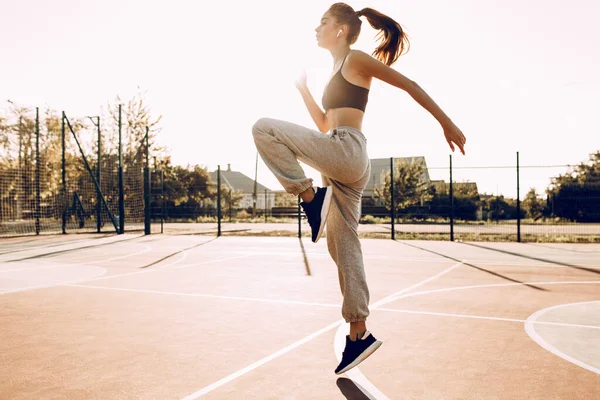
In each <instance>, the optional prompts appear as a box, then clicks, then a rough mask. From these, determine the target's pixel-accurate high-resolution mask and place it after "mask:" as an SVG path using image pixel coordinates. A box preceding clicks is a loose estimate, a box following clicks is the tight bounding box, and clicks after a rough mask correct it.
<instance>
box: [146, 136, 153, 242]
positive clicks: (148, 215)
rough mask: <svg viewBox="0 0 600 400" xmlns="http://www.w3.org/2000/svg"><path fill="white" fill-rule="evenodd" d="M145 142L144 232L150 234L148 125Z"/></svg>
mask: <svg viewBox="0 0 600 400" xmlns="http://www.w3.org/2000/svg"><path fill="white" fill-rule="evenodd" d="M145 142H146V146H145V147H146V149H145V150H146V168H145V174H144V176H145V182H144V234H146V235H149V234H150V231H151V230H150V223H151V221H150V219H151V212H152V209H151V208H150V206H151V204H150V202H151V199H150V191H151V188H152V186H151V180H150V179H151V176H150V156H149V154H148V153H149V152H150V150H149V145H148V127H147V126H146V137H145Z"/></svg>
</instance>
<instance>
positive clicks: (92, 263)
mask: <svg viewBox="0 0 600 400" xmlns="http://www.w3.org/2000/svg"><path fill="white" fill-rule="evenodd" d="M142 246H144V247H145V249H143V250H140V251H138V252H136V253H130V254H125V255H122V256H117V257H113V258H107V259H104V260H100V261H89V262H83V263H79V262H75V263H72V264H66V263H56V262H53V261H42V260H40V261H41V263H43V264H46V266H44V267H33V268H14V269H0V274H1V273H3V272H14V271H37V270H40V269H49V268H62V267H71V266H73V265H78V266H79V265H87V266H92V267H97V266H98V265H96V264H101V263H105V262H109V261H115V260H121V259H123V258H128V257H133V256H137V255H140V254H144V253H148V252H150V251H152V250H153V248H152V246H151V245H148V244H144V245H142ZM40 261H38V262H40ZM101 268H106V267H101ZM109 268H110V267H109Z"/></svg>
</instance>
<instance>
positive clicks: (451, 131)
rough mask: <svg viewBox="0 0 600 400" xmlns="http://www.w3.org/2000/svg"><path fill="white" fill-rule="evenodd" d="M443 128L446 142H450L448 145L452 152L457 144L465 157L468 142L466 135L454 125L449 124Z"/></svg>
mask: <svg viewBox="0 0 600 400" xmlns="http://www.w3.org/2000/svg"><path fill="white" fill-rule="evenodd" d="M443 128H444V136H445V137H446V142H448V145H449V146H450V148H451V149H452V151H454V144H456V145H457V146H458V148H459V149H460V152H461V153H463V155H464V154H465V143H466V142H467V138H465V135H463V133H462V132H461V131H460V129H458V127H457V126H456V125H454V124H453V123H449V124H447V125H446V126H444V127H443Z"/></svg>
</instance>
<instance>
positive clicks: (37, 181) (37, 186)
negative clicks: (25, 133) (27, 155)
mask: <svg viewBox="0 0 600 400" xmlns="http://www.w3.org/2000/svg"><path fill="white" fill-rule="evenodd" d="M35 234H36V235H39V234H40V108H39V107H36V108H35Z"/></svg>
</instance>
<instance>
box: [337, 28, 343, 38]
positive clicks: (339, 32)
mask: <svg viewBox="0 0 600 400" xmlns="http://www.w3.org/2000/svg"><path fill="white" fill-rule="evenodd" d="M341 34H342V30H341V29H340V30H339V31H338V34H337V36H336V37H340V35H341Z"/></svg>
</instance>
